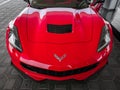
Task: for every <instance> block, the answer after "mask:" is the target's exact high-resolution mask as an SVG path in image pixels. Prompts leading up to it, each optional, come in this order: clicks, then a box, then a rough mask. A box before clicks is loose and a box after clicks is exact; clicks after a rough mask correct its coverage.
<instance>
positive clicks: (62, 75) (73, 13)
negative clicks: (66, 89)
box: [6, 0, 113, 81]
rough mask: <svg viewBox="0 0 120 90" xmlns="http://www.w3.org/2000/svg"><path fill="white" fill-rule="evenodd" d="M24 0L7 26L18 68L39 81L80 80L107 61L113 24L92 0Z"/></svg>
mask: <svg viewBox="0 0 120 90" xmlns="http://www.w3.org/2000/svg"><path fill="white" fill-rule="evenodd" d="M24 1H26V2H27V3H28V6H27V7H26V8H25V9H24V10H23V11H22V12H21V13H20V14H19V15H18V16H17V17H16V18H15V19H14V20H12V21H11V22H10V23H9V25H8V27H7V30H6V46H7V50H8V52H9V54H10V57H11V62H12V63H13V65H14V66H15V67H16V68H18V69H19V70H20V71H22V72H23V73H25V74H27V75H28V76H29V77H31V78H33V79H34V80H38V81H40V80H45V79H50V80H68V79H75V80H84V79H87V78H88V77H89V76H91V75H93V74H94V73H96V72H97V71H99V70H100V69H102V68H103V67H104V66H105V65H106V63H107V62H108V56H109V55H110V53H111V51H112V43H113V42H112V28H111V26H110V24H109V23H108V22H107V21H105V20H104V19H103V18H102V17H101V16H100V15H99V14H98V13H97V12H95V11H94V9H92V7H91V6H90V0H24ZM91 1H92V0H91ZM98 1H99V2H100V1H103V0H97V2H98Z"/></svg>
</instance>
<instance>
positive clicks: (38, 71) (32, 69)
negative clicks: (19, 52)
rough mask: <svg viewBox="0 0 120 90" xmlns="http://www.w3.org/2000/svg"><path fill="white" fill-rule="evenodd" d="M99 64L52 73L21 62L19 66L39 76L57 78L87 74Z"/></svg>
mask: <svg viewBox="0 0 120 90" xmlns="http://www.w3.org/2000/svg"><path fill="white" fill-rule="evenodd" d="M98 64H99V63H95V64H93V65H89V66H86V67H83V68H79V69H75V70H68V71H61V72H60V71H52V70H46V69H42V68H37V67H34V66H31V65H27V64H25V63H22V62H21V65H22V66H23V67H24V68H26V69H28V70H30V71H33V72H37V73H40V74H46V75H51V76H57V77H63V76H69V75H75V74H80V73H84V72H87V71H89V70H92V69H94V68H96V67H97V66H98Z"/></svg>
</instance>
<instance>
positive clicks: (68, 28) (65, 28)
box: [47, 24, 72, 34]
mask: <svg viewBox="0 0 120 90" xmlns="http://www.w3.org/2000/svg"><path fill="white" fill-rule="evenodd" d="M47 31H48V32H50V33H56V34H64V33H71V32H72V24H67V25H53V24H48V25H47Z"/></svg>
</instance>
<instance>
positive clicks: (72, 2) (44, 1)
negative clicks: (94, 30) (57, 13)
mask: <svg viewBox="0 0 120 90" xmlns="http://www.w3.org/2000/svg"><path fill="white" fill-rule="evenodd" d="M30 3H31V7H34V8H40V9H41V8H49V7H69V8H79V9H81V8H87V7H88V3H87V0H30Z"/></svg>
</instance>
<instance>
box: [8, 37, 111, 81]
mask: <svg viewBox="0 0 120 90" xmlns="http://www.w3.org/2000/svg"><path fill="white" fill-rule="evenodd" d="M6 36H7V35H6ZM7 38H8V36H7V37H6V44H7V49H8V52H9V54H10V56H11V59H12V63H13V64H14V65H15V66H16V67H17V68H18V69H19V70H20V71H22V72H24V73H25V74H27V75H28V76H30V77H31V78H33V79H34V80H38V81H40V80H45V79H51V80H59V81H61V80H68V79H76V80H84V79H86V78H88V77H89V76H91V75H93V74H94V73H96V72H97V71H98V70H100V69H101V68H103V67H104V66H105V64H106V63H107V60H108V56H109V54H110V52H111V50H112V41H111V43H110V44H109V45H108V46H107V47H106V48H105V49H104V50H103V51H101V52H100V53H97V54H96V55H95V58H94V59H95V60H96V62H95V63H93V64H92V65H86V66H85V67H82V68H76V69H72V68H71V69H70V70H66V69H64V68H66V67H64V68H63V69H62V70H65V71H58V70H59V68H58V67H56V66H51V65H47V64H43V63H40V62H35V60H29V59H28V58H26V57H24V54H21V53H20V52H19V51H17V50H16V49H15V48H13V47H12V46H11V45H10V43H9V42H8V39H7ZM91 60H93V58H92V59H91Z"/></svg>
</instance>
